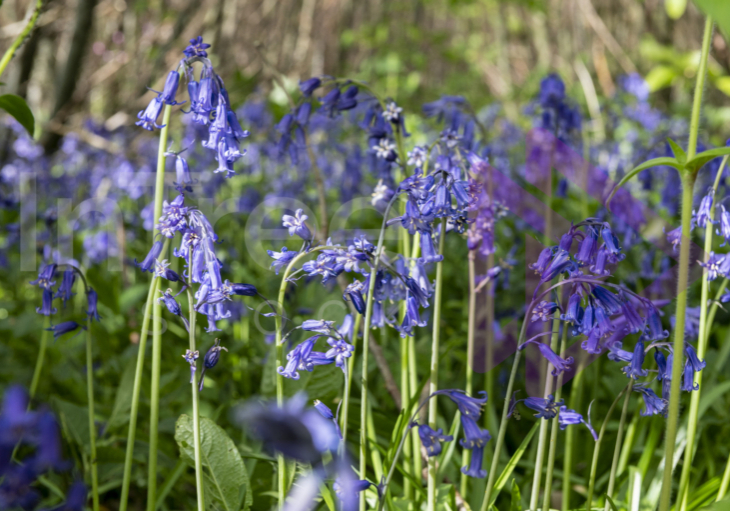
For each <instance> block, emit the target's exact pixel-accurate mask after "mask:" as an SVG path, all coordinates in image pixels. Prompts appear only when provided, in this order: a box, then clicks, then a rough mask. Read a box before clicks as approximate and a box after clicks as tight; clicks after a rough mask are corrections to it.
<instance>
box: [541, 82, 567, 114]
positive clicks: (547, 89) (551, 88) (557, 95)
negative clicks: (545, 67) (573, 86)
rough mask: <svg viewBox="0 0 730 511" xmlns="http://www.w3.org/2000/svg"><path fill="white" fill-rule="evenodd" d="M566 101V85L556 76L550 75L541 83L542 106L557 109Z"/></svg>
mask: <svg viewBox="0 0 730 511" xmlns="http://www.w3.org/2000/svg"><path fill="white" fill-rule="evenodd" d="M563 101H565V84H564V83H563V80H562V79H561V78H560V77H559V76H558V75H556V74H549V75H547V76H546V77H545V78H543V79H542V81H541V82H540V105H541V106H542V107H543V108H557V107H558V106H559V105H560V104H561V103H562V102H563Z"/></svg>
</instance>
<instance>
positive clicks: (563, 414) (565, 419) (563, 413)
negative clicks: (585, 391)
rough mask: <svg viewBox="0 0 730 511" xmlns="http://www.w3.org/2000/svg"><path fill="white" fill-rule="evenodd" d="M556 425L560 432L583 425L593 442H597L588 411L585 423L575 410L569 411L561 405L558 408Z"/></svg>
mask: <svg viewBox="0 0 730 511" xmlns="http://www.w3.org/2000/svg"><path fill="white" fill-rule="evenodd" d="M558 424H559V425H560V429H561V430H565V428H567V427H568V426H572V425H574V424H585V425H586V427H587V428H588V430H589V431H590V432H591V436H593V440H595V441H596V442H597V441H598V435H597V434H596V430H595V429H593V426H592V425H591V419H590V411H589V412H588V421H587V422H586V421H585V420H584V419H583V416H582V415H581V414H579V413H578V412H576V411H575V410H570V409H569V408H568V407H567V406H565V405H563V406H561V407H560V413H559V415H558Z"/></svg>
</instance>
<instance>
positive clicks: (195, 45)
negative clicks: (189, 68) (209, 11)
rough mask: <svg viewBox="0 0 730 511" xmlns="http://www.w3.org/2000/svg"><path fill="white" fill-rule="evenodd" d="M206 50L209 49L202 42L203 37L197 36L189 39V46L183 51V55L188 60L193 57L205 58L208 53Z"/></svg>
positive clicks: (207, 45)
mask: <svg viewBox="0 0 730 511" xmlns="http://www.w3.org/2000/svg"><path fill="white" fill-rule="evenodd" d="M208 48H210V45H209V44H205V43H204V42H203V36H198V37H194V38H193V39H190V45H189V46H188V47H187V48H185V49H184V50H183V54H185V56H186V57H187V58H189V59H190V58H193V57H203V58H207V57H208V52H206V51H205V50H207V49H208Z"/></svg>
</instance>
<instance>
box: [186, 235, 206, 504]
mask: <svg viewBox="0 0 730 511" xmlns="http://www.w3.org/2000/svg"><path fill="white" fill-rule="evenodd" d="M192 256H193V248H192V247H190V255H189V256H188V259H189V260H190V261H192ZM191 290H192V282H188V287H187V295H188V307H189V309H190V320H189V328H188V329H189V337H188V340H189V344H190V351H195V350H196V348H195V321H196V316H197V313H196V312H195V299H194V298H193V293H192V291H191ZM196 365H197V363H196ZM190 388H191V390H192V393H193V395H192V396H193V444H194V445H193V449H194V452H195V487H196V491H197V496H198V511H205V495H204V490H205V487H204V485H203V457H202V455H201V449H200V407H199V399H200V391H199V390H198V385H197V382H196V381H195V378H190Z"/></svg>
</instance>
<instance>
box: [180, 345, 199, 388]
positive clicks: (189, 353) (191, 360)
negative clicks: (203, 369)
mask: <svg viewBox="0 0 730 511" xmlns="http://www.w3.org/2000/svg"><path fill="white" fill-rule="evenodd" d="M199 356H200V352H199V351H198V350H195V351H193V350H191V349H187V350H185V354H184V355H183V356H182V357H183V358H184V359H185V362H187V363H188V364H189V365H190V383H193V381H194V380H195V371H196V370H197V368H198V366H197V364H196V361H197V360H198V357H199Z"/></svg>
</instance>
